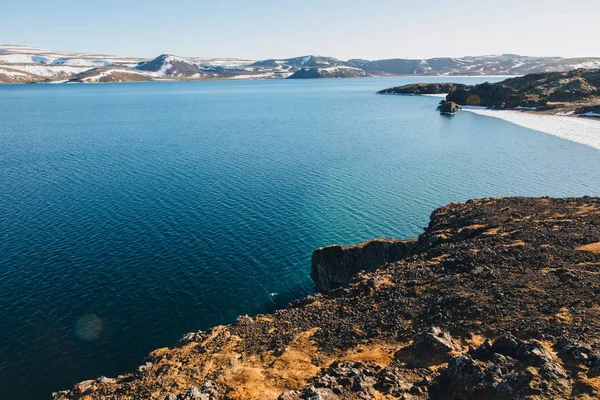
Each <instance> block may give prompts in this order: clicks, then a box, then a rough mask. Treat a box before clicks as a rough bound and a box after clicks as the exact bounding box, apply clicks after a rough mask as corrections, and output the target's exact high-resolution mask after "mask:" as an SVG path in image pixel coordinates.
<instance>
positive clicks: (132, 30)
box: [0, 0, 600, 59]
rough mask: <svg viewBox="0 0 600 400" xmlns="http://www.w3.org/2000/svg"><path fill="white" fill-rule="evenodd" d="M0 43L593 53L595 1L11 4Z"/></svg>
mask: <svg viewBox="0 0 600 400" xmlns="http://www.w3.org/2000/svg"><path fill="white" fill-rule="evenodd" d="M1 10H2V12H0V43H2V44H26V45H32V46H37V47H43V48H51V49H58V50H72V51H86V52H98V53H107V54H116V55H128V56H129V55H130V56H141V57H153V56H156V55H158V54H160V53H171V54H177V55H181V56H206V57H240V58H250V59H261V58H271V57H292V56H298V55H305V54H317V55H327V56H333V57H337V58H341V59H348V58H367V59H377V58H392V57H403V58H425V57H438V56H464V55H482V54H498V53H517V54H523V55H533V56H547V55H559V56H568V57H573V56H600V46H598V38H599V37H600V0H570V1H557V0H543V1H541V0H519V1H514V0H503V1H497V0H488V1H481V0H480V1H470V0H467V1H461V0H455V1H446V0H444V1H428V0H421V1H419V0H412V1H404V0H391V1H389V0H371V1H369V0H360V1H359V0H344V1H341V0H330V1H327V0H321V1H316V0H304V1H294V0H254V1H242V0H223V1H220V0H211V1H203V0H196V1H182V0H146V1H143V2H142V1H126V0H121V1H114V0H99V1H81V0H79V1H74V0H17V1H8V0H6V3H5V4H4V5H3V6H2V7H1Z"/></svg>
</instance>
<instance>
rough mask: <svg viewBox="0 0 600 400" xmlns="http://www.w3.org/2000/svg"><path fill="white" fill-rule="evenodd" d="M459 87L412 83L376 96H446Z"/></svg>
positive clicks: (454, 85)
mask: <svg viewBox="0 0 600 400" xmlns="http://www.w3.org/2000/svg"><path fill="white" fill-rule="evenodd" d="M458 86H461V85H457V84H456V83H412V84H410V85H404V86H395V87H392V88H389V89H383V90H380V91H379V92H377V94H448V93H450V92H452V91H454V90H456V88H457V87H458Z"/></svg>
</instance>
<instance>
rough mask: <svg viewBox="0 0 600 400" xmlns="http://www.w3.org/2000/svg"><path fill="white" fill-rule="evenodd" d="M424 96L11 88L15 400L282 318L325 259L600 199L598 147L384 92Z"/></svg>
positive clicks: (2, 219)
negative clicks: (474, 203)
mask: <svg viewBox="0 0 600 400" xmlns="http://www.w3.org/2000/svg"><path fill="white" fill-rule="evenodd" d="M417 80H424V78H419V79H412V78H377V79H344V80H314V81H254V82H190V83H158V82H157V83H136V84H110V85H56V86H52V85H18V86H1V87H0V346H1V347H0V398H2V399H4V398H10V397H11V396H13V398H20V399H26V398H47V397H48V396H49V393H50V392H52V391H55V390H61V389H67V388H69V387H71V385H72V384H73V383H75V382H77V381H80V380H84V379H90V378H94V377H97V376H99V375H105V376H116V375H118V374H119V373H123V372H125V371H127V370H130V369H132V368H134V367H135V366H136V365H138V364H139V363H141V362H142V360H143V358H144V356H145V355H146V354H147V353H148V352H149V351H151V350H152V349H155V348H158V347H162V346H168V345H171V344H173V343H174V342H175V341H176V340H177V339H178V338H179V337H181V335H182V334H184V333H186V332H189V331H194V330H199V329H206V328H208V327H210V326H211V325H215V324H224V323H230V322H233V321H234V320H235V317H236V316H237V315H239V314H254V313H258V312H266V311H270V310H273V309H274V308H276V307H282V306H285V304H287V303H288V302H290V301H291V300H292V299H294V298H298V297H302V296H304V295H306V294H308V293H310V292H311V291H312V290H313V287H312V283H311V280H310V278H309V269H310V255H311V252H312V250H313V249H314V248H316V247H320V246H324V245H328V244H332V243H341V244H351V243H356V242H360V241H363V240H366V239H369V238H372V237H389V236H393V237H398V238H406V237H412V236H415V235H417V234H419V233H420V232H421V231H422V227H424V226H425V225H426V223H427V221H428V217H429V214H430V213H431V211H432V210H433V209H434V208H435V207H437V206H440V205H443V204H445V203H448V202H450V201H464V200H467V199H469V198H473V197H483V196H497V195H500V196H507V195H531V196H538V195H551V196H580V195H586V194H589V195H600V168H598V167H599V166H600V152H599V151H597V150H594V149H592V148H589V147H586V146H583V145H580V144H575V143H572V142H568V141H565V140H562V139H559V138H557V137H554V136H550V135H546V134H543V133H539V132H536V131H533V130H529V129H526V128H522V127H518V126H515V125H512V124H510V123H508V122H505V121H502V120H500V119H495V118H488V117H484V116H479V115H475V114H472V113H466V112H465V113H461V114H459V115H457V116H455V117H453V118H449V117H443V116H440V115H439V114H438V113H436V112H435V105H436V104H437V102H438V101H439V99H437V98H432V97H401V96H377V95H375V94H374V93H375V91H376V90H378V89H382V88H386V87H389V86H392V85H398V84H402V83H407V82H414V81H417ZM429 80H437V81H439V80H441V79H439V78H437V79H436V78H430V79H429ZM453 80H460V81H463V82H467V83H476V82H481V81H482V79H477V78H471V79H466V78H464V79H456V78H454V79H453ZM273 293H277V295H272V294H273Z"/></svg>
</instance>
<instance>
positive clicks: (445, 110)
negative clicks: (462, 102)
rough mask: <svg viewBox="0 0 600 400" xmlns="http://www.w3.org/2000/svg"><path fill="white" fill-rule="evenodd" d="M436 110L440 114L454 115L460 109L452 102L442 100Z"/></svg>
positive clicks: (460, 108)
mask: <svg viewBox="0 0 600 400" xmlns="http://www.w3.org/2000/svg"><path fill="white" fill-rule="evenodd" d="M438 110H440V114H444V115H454V114H456V112H457V111H458V110H462V107H461V106H459V105H458V104H456V103H455V102H453V101H446V100H442V102H441V103H440V105H439V106H438Z"/></svg>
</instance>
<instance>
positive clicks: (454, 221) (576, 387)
mask: <svg viewBox="0 0 600 400" xmlns="http://www.w3.org/2000/svg"><path fill="white" fill-rule="evenodd" d="M312 276H313V278H314V279H315V282H316V285H317V288H318V289H319V291H320V292H321V293H319V294H316V295H313V296H309V297H307V298H305V299H303V300H298V301H296V302H295V303H294V304H291V305H290V306H289V307H288V308H287V309H284V310H280V311H277V312H275V313H273V314H271V315H257V316H254V317H248V316H243V317H240V318H238V320H237V322H236V323H234V324H232V325H228V326H217V327H214V328H212V329H210V330H209V331H206V332H203V331H201V332H194V333H189V334H187V335H185V336H184V337H183V339H181V340H180V341H179V343H177V344H176V345H175V346H173V347H171V348H163V349H158V350H155V351H154V352H152V353H151V354H150V355H149V356H148V357H147V359H146V361H145V363H144V364H143V365H141V366H140V367H138V368H137V370H135V371H133V372H131V373H127V374H124V375H121V376H118V377H116V378H104V377H100V378H98V379H96V380H90V381H85V382H81V383H79V384H76V385H75V386H74V387H73V388H72V389H71V390H69V391H64V392H59V393H55V394H54V399H57V400H59V399H60V400H66V399H158V400H182V399H204V400H206V399H281V400H285V399H288V400H292V399H293V400H296V399H549V398H552V399H592V398H600V301H599V295H600V198H590V197H584V198H565V199H551V198H488V199H480V200H471V201H468V202H467V203H464V204H461V203H452V204H449V205H447V206H445V207H442V208H439V209H437V210H435V211H434V212H433V213H432V215H431V220H430V223H429V225H428V227H427V228H426V229H425V231H424V233H422V234H421V235H420V236H419V238H418V239H416V240H411V241H395V240H391V239H385V240H375V241H370V242H366V243H363V244H361V245H359V246H354V247H341V246H334V247H327V248H323V249H319V250H316V251H315V254H314V255H313V269H312Z"/></svg>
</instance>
